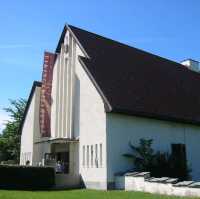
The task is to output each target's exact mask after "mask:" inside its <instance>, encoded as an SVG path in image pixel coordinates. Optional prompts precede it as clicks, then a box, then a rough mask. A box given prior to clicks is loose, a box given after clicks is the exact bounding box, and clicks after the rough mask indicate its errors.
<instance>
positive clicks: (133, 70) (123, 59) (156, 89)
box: [69, 25, 200, 124]
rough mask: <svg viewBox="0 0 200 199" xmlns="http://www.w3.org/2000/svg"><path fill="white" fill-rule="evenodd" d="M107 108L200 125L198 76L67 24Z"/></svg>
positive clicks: (182, 67) (152, 56) (180, 67)
mask: <svg viewBox="0 0 200 199" xmlns="http://www.w3.org/2000/svg"><path fill="white" fill-rule="evenodd" d="M69 29H70V31H72V32H73V34H74V35H75V37H76V38H77V39H78V41H79V42H80V44H81V45H82V47H83V48H84V50H85V51H86V52H87V54H88V55H89V57H90V58H83V57H80V61H81V63H82V64H83V67H84V69H85V70H86V72H87V73H88V75H89V77H90V78H91V80H92V81H93V83H94V85H95V86H96V88H97V89H98V91H99V92H100V94H101V96H102V97H103V100H104V102H105V105H106V111H107V112H117V113H123V114H129V115H135V116H144V117H151V118H157V119H161V120H170V121H177V122H184V123H193V124H200V92H199V91H200V74H198V73H196V72H193V71H191V70H189V69H187V68H186V67H184V66H183V65H181V64H179V63H176V62H174V61H170V60H168V59H165V58H162V57H159V56H156V55H153V54H150V53H148V52H145V51H142V50H139V49H136V48H133V47H130V46H127V45H125V44H122V43H119V42H116V41H113V40H111V39H107V38H105V37H102V36H99V35H97V34H94V33H91V32H88V31H85V30H82V29H79V28H76V27H74V26H71V25H70V26H69Z"/></svg>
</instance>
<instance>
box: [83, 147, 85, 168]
mask: <svg viewBox="0 0 200 199" xmlns="http://www.w3.org/2000/svg"><path fill="white" fill-rule="evenodd" d="M83 166H85V146H83Z"/></svg>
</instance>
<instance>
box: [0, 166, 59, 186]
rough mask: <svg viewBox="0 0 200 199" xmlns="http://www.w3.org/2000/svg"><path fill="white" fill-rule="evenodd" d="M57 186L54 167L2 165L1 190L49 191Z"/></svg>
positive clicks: (0, 171)
mask: <svg viewBox="0 0 200 199" xmlns="http://www.w3.org/2000/svg"><path fill="white" fill-rule="evenodd" d="M54 184H55V171H54V168H52V167H32V166H11V165H0V188H3V189H47V188H50V187H52V186H54Z"/></svg>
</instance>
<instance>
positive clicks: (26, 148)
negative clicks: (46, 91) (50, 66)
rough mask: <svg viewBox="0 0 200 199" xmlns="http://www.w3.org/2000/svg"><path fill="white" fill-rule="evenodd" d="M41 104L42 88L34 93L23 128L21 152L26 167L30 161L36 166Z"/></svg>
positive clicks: (21, 162) (22, 162)
mask: <svg viewBox="0 0 200 199" xmlns="http://www.w3.org/2000/svg"><path fill="white" fill-rule="evenodd" d="M39 104H40V87H36V88H35V91H34V93H33V97H32V100H31V103H30V106H29V109H28V112H27V114H26V118H25V122H24V125H23V127H22V136H21V143H22V144H21V150H20V153H21V154H20V164H21V165H25V164H26V161H30V164H31V165H32V164H34V162H35V156H37V153H36V150H37V149H36V147H35V145H34V141H35V140H37V139H38V137H39V136H40V128H39V119H38V118H39Z"/></svg>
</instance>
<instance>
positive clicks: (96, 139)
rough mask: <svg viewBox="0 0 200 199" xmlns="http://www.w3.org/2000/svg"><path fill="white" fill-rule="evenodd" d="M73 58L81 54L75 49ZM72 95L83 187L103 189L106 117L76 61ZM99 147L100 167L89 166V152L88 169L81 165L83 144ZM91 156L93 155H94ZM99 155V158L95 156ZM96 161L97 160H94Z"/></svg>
mask: <svg viewBox="0 0 200 199" xmlns="http://www.w3.org/2000/svg"><path fill="white" fill-rule="evenodd" d="M76 52H77V56H78V55H83V53H82V52H81V50H80V48H79V47H78V46H77V50H76ZM75 87H76V89H77V90H76V94H75V96H77V97H76V98H75V107H76V108H75V122H74V123H75V124H74V125H75V132H77V133H78V132H79V134H80V137H79V140H80V144H79V147H80V148H79V153H80V161H79V162H80V163H79V164H80V174H81V176H82V179H83V181H84V183H85V185H86V187H87V188H97V189H106V188H107V173H106V114H105V112H104V104H103V101H102V99H101V97H100V95H99V93H98V92H97V90H96V88H95V87H94V85H93V83H92V82H91V80H90V79H89V77H88V75H87V74H86V72H85V71H84V69H83V67H82V66H81V64H80V63H79V61H78V59H76V86H75ZM78 96H79V98H78ZM100 143H101V144H102V151H103V152H102V153H103V154H102V156H103V163H102V166H101V167H100V166H99V167H98V168H97V167H96V166H95V164H93V167H92V166H91V150H90V155H89V157H90V161H89V167H88V168H87V166H86V165H85V166H83V150H82V149H83V145H85V147H86V148H87V145H89V147H91V145H93V148H94V147H95V144H98V152H99V144H100ZM90 149H91V148H90ZM94 156H95V152H94ZM98 156H99V155H98ZM98 161H99V157H98Z"/></svg>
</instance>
